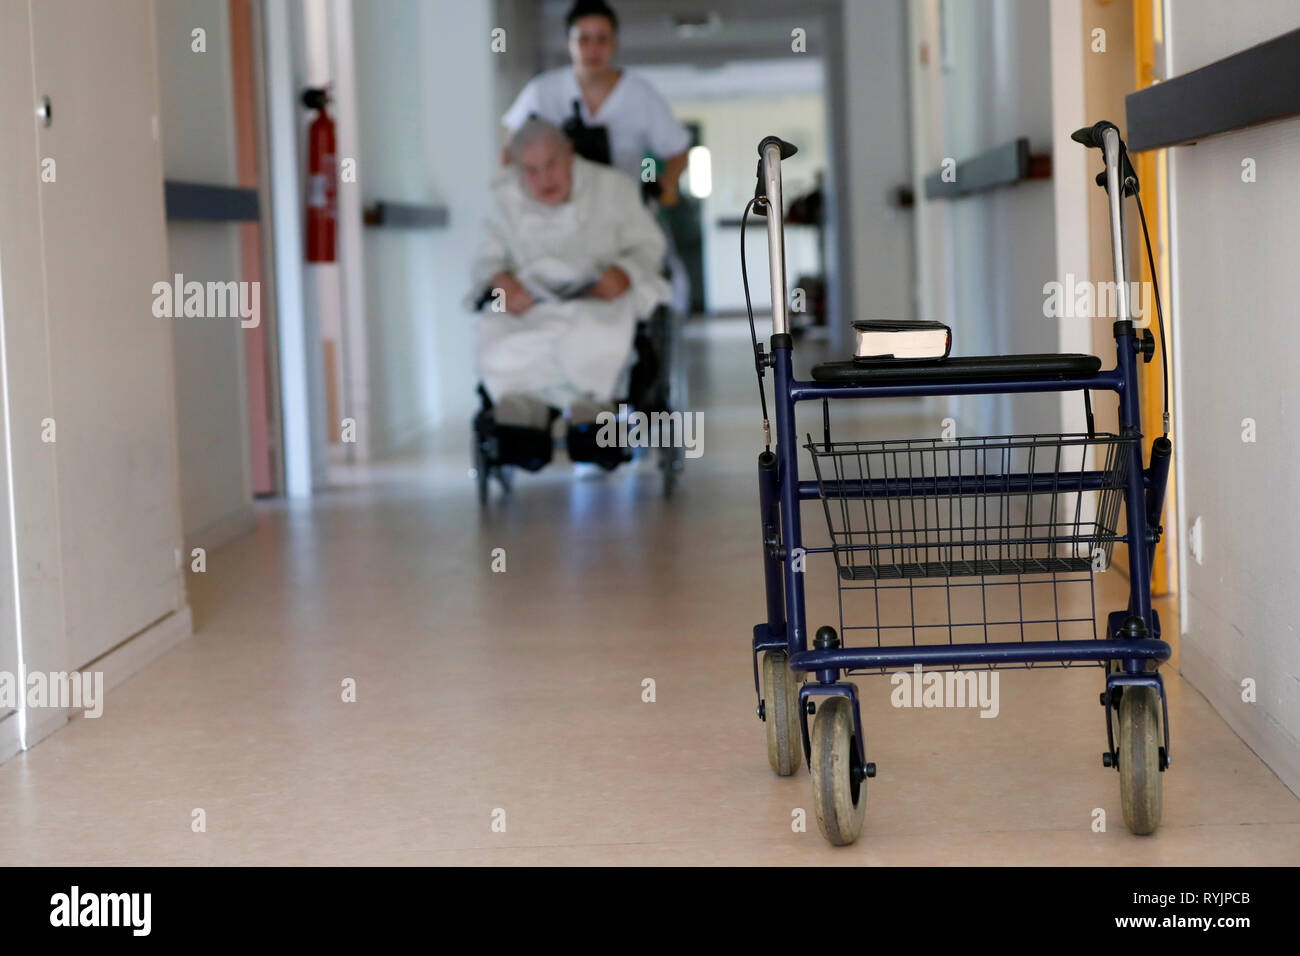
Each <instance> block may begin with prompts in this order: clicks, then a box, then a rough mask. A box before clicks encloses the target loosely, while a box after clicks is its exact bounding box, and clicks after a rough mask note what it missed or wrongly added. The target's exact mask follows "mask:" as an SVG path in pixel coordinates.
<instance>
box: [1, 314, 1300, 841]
mask: <svg viewBox="0 0 1300 956" xmlns="http://www.w3.org/2000/svg"><path fill="white" fill-rule="evenodd" d="M690 351H691V354H692V356H693V364H692V377H693V383H694V391H693V402H692V407H693V408H695V409H698V410H702V411H703V413H704V454H703V456H702V457H700V458H699V459H696V460H694V461H691V462H689V463H688V473H687V475H686V478H685V481H684V483H683V485H682V487H681V490H680V494H679V496H678V497H677V498H676V499H675V500H673V501H671V502H667V503H666V502H664V501H663V500H661V498H660V497H659V494H658V486H657V482H656V476H655V475H654V473H653V471H652V470H650V469H649V468H647V467H642V468H641V469H640V470H632V469H624V470H623V471H621V472H619V473H616V474H615V475H613V476H609V477H605V478H599V479H588V478H576V477H575V476H574V474H573V473H572V470H571V468H570V466H569V465H568V464H567V463H564V462H563V461H559V462H557V463H556V464H555V465H553V466H552V467H551V468H550V469H548V470H547V471H545V472H543V473H541V474H539V475H536V476H522V477H520V479H519V480H518V482H517V488H516V494H515V496H514V498H513V500H511V501H510V502H508V503H507V504H505V505H502V504H501V503H500V502H496V503H494V505H493V506H492V507H491V508H490V509H489V511H488V512H487V513H485V514H484V513H480V511H479V509H478V507H477V504H476V503H475V500H474V497H473V494H472V490H471V485H470V482H469V480H468V478H467V475H466V464H467V458H466V454H465V446H466V444H467V440H466V435H465V434H464V432H462V431H460V430H458V429H454V430H452V431H451V432H449V433H448V434H447V435H445V436H443V438H442V439H441V440H440V441H439V443H437V444H436V445H435V446H433V447H431V448H430V449H426V450H425V451H424V452H423V453H421V454H420V455H415V456H412V457H410V458H408V459H404V460H401V461H397V462H393V463H391V464H387V465H384V466H383V467H377V468H373V469H371V470H352V471H350V472H346V473H341V474H340V475H339V476H338V482H337V484H336V486H335V487H333V488H332V489H331V490H329V491H327V492H325V493H323V494H321V495H320V496H319V497H317V498H316V499H314V500H313V501H312V502H311V504H310V505H296V504H295V505H291V506H285V505H283V504H270V505H264V506H259V514H258V520H257V528H256V531H255V532H254V533H252V534H250V535H248V536H246V537H244V538H242V539H240V540H238V541H236V542H234V543H232V544H230V545H228V546H226V547H224V548H221V549H219V550H217V551H215V552H213V553H211V554H210V555H209V561H208V570H207V572H206V573H204V574H198V575H191V576H190V578H189V582H188V586H189V593H190V599H191V602H192V605H193V609H194V614H195V620H196V630H195V634H194V636H193V637H192V638H191V639H189V640H188V641H186V642H184V643H183V644H181V645H180V646H178V647H176V648H175V649H173V650H172V651H170V652H169V653H167V654H166V655H165V656H163V657H162V658H160V659H159V660H157V661H156V662H155V663H153V664H152V665H151V666H150V667H148V668H147V669H145V670H144V671H142V672H140V673H138V674H137V675H135V676H134V677H133V678H131V679H130V680H129V681H127V682H126V683H125V684H123V685H122V686H120V687H119V688H118V689H116V690H115V691H113V692H112V693H111V694H110V696H109V698H108V700H107V704H106V708H105V713H104V715H103V717H102V718H100V719H98V720H85V719H77V720H74V721H73V722H72V723H71V724H70V725H69V726H67V727H66V728H64V729H63V730H61V731H59V732H58V733H56V734H54V735H53V736H51V737H49V738H48V739H46V740H45V741H43V742H41V743H40V744H39V745H37V746H36V747H35V748H33V749H32V750H31V751H28V752H27V753H24V754H21V755H19V756H17V757H15V758H13V759H11V760H9V761H8V762H7V763H6V764H4V765H3V766H0V819H3V820H4V821H5V826H3V827H0V863H2V864H6V865H12V864H38V863H39V864H146V863H151V864H152V863H157V864H492V865H516V864H598V863H616V864H670V865H671V864H760V865H761V864H827V863H836V864H854V865H878V864H1297V863H1300V800H1298V799H1297V797H1296V796H1295V794H1293V793H1291V792H1290V791H1289V790H1288V789H1287V788H1286V787H1285V786H1284V785H1283V784H1282V783H1281V782H1280V781H1279V779H1278V778H1277V777H1276V776H1275V775H1274V774H1273V773H1272V772H1271V771H1270V770H1269V768H1268V767H1267V766H1265V765H1264V764H1263V763H1262V762H1261V761H1260V760H1259V758H1258V757H1256V756H1255V754H1254V753H1253V752H1251V750H1250V749H1249V748H1247V747H1246V746H1245V744H1243V743H1242V741H1241V740H1240V739H1239V738H1238V737H1237V736H1236V735H1235V734H1234V733H1233V732H1232V731H1231V730H1230V729H1229V728H1228V726H1227V725H1226V724H1225V723H1224V721H1223V720H1221V719H1220V718H1219V716H1218V715H1217V714H1216V713H1215V712H1214V711H1213V710H1212V709H1211V707H1210V706H1209V704H1208V703H1207V702H1206V701H1205V699H1204V698H1203V697H1202V696H1201V695H1200V694H1198V693H1197V692H1196V690H1194V689H1193V688H1192V687H1190V686H1188V685H1187V684H1186V683H1185V682H1184V681H1183V680H1182V679H1181V678H1180V677H1179V676H1178V674H1177V673H1176V671H1175V670H1174V669H1173V668H1166V670H1165V674H1166V680H1167V685H1168V689H1169V698H1170V711H1171V717H1172V727H1173V734H1174V742H1173V747H1174V765H1173V767H1172V768H1171V769H1170V771H1169V772H1168V773H1167V774H1166V775H1165V779H1164V786H1165V811H1164V825H1163V826H1162V828H1161V829H1160V831H1159V832H1158V834H1156V835H1155V836H1153V837H1148V838H1139V837H1134V836H1132V835H1130V834H1129V833H1128V832H1127V831H1126V830H1125V828H1124V824H1123V819H1122V816H1121V813H1120V805H1119V782H1118V775H1117V774H1116V773H1115V772H1114V771H1111V770H1106V769H1103V767H1102V766H1101V759H1100V755H1101V751H1102V750H1103V748H1104V744H1105V729H1104V722H1103V715H1102V711H1101V708H1100V707H1099V706H1098V701H1097V696H1098V692H1099V691H1100V690H1101V674H1100V671H1099V670H1096V669H1092V668H1086V669H1078V668H1076V669H1072V670H1041V669H1040V670H1036V671H1034V672H1022V671H1009V672H1005V673H1003V674H1002V675H1001V680H1000V692H1001V693H1000V712H999V715H998V717H997V718H996V719H991V720H990V719H981V718H980V717H979V716H978V714H977V713H976V712H975V711H973V710H956V709H949V710H926V709H913V710H907V709H896V708H894V707H892V706H891V705H890V702H889V692H890V689H891V688H890V685H889V683H888V680H887V679H886V678H881V677H863V678H861V679H860V680H859V686H860V688H861V690H862V697H863V719H864V723H865V727H866V736H867V744H868V755H869V759H871V760H874V761H875V762H876V763H877V764H878V766H879V773H878V775H877V777H876V778H875V779H874V780H873V781H871V782H870V784H869V788H868V809H867V821H866V825H865V828H864V832H863V836H862V839H861V840H860V841H859V842H858V843H857V844H856V845H854V846H852V847H849V848H843V849H832V848H830V847H828V846H827V845H826V844H825V843H824V841H823V840H822V837H821V836H820V834H819V833H818V832H817V828H816V823H815V821H814V819H813V818H812V813H811V808H812V804H811V800H810V778H809V776H808V773H807V771H806V770H803V769H801V770H800V772H799V773H798V774H796V775H795V776H794V777H791V778H787V779H781V778H777V777H776V776H774V775H773V774H772V772H771V771H770V770H769V769H768V765H767V759H766V755H765V746H764V738H763V725H762V724H761V723H760V722H759V721H758V719H757V717H756V716H755V713H754V704H755V701H754V694H753V686H752V678H751V670H750V657H749V650H748V648H749V641H750V635H751V630H752V628H753V625H754V624H755V623H757V622H758V620H759V619H760V617H761V615H762V610H763V599H762V592H761V577H760V565H759V558H760V552H759V530H758V527H757V524H756V496H757V492H756V490H755V474H754V473H755V468H754V457H755V453H756V451H757V447H756V439H757V437H758V435H759V427H758V416H757V413H756V409H755V406H756V404H757V402H756V399H757V396H756V395H755V387H754V383H753V378H752V373H751V372H750V371H749V369H748V366H747V363H746V356H747V352H748V344H747V341H746V339H744V338H741V337H738V336H737V335H736V334H735V327H734V326H718V327H717V328H716V329H715V330H714V334H712V335H710V336H709V337H708V339H707V340H701V339H698V338H697V339H694V340H692V342H691V344H690ZM812 418H818V419H819V416H817V415H816V414H815V413H814V415H813V416H812ZM812 418H810V421H809V423H808V427H810V428H816V427H818V421H812ZM870 424H871V427H872V428H873V429H875V431H873V434H878V433H879V434H883V433H884V432H885V431H888V430H890V429H900V430H904V431H905V430H908V429H911V430H912V431H913V432H915V430H916V429H917V428H922V429H924V430H925V431H924V432H923V433H930V432H932V431H934V430H936V429H937V427H938V425H937V420H935V421H933V422H931V421H928V420H921V419H918V408H917V407H916V406H914V405H909V404H906V403H889V404H887V405H885V406H883V407H881V408H880V409H879V410H878V411H877V412H876V413H875V417H873V418H871V419H870ZM644 464H645V463H643V465H644ZM817 520H821V513H820V511H819V510H811V509H810V510H808V511H806V512H805V524H806V527H807V528H808V529H809V530H810V536H811V535H812V534H813V533H814V532H815V521H817ZM823 533H824V532H823ZM497 548H502V549H504V550H505V560H506V571H505V572H504V573H494V572H493V571H492V570H491V564H492V560H493V550H494V549H497ZM810 561H811V562H812V563H810V565H809V580H810V592H811V594H812V598H811V600H812V603H813V605H814V608H813V610H812V612H811V613H810V623H811V625H812V627H814V628H815V627H816V626H817V625H819V624H822V623H829V622H832V621H833V603H828V600H829V599H828V598H827V592H826V591H825V588H824V587H823V589H822V590H820V591H819V590H818V589H816V588H814V587H813V585H812V581H813V580H814V579H816V578H817V575H818V574H820V578H819V579H818V580H821V581H822V582H823V584H825V583H826V582H828V581H829V580H830V576H829V575H827V574H826V569H825V567H824V566H822V565H819V564H817V563H816V562H815V561H814V560H812V559H810ZM1123 589H1124V582H1123V579H1122V578H1121V577H1119V575H1118V574H1117V573H1109V572H1108V573H1106V574H1102V575H1099V597H1098V610H1099V612H1104V611H1105V610H1108V609H1110V608H1111V607H1113V606H1115V602H1117V601H1121V602H1122V600H1123V598H1122V595H1123V593H1124V591H1123ZM829 593H830V594H831V595H833V590H832V591H831V592H829ZM1080 606H1082V605H1080ZM1164 611H1165V614H1166V615H1169V614H1170V613H1171V609H1170V608H1169V607H1168V606H1167V605H1166V606H1165V607H1164ZM1167 630H1174V628H1173V627H1167ZM349 678H350V679H352V680H354V681H355V684H356V701H355V703H345V702H343V700H342V699H341V697H342V691H341V688H342V682H344V681H345V680H346V679H349ZM647 680H652V681H653V682H654V685H653V686H654V697H655V699H654V701H653V702H652V703H651V702H644V701H643V699H642V698H643V687H644V686H645V683H644V682H646V681H647ZM196 808H202V810H203V811H204V813H205V817H206V832H203V833H195V832H193V831H192V829H191V819H192V813H193V811H194V810H195V809H196ZM1097 808H1101V809H1102V810H1104V811H1105V812H1106V815H1107V816H1106V819H1107V827H1106V830H1105V832H1094V830H1093V826H1092V825H1093V821H1094V819H1095V815H1094V811H1095V810H1096V809H1097ZM799 809H803V810H806V811H808V815H807V816H808V829H807V832H795V830H794V828H793V827H792V820H793V819H794V814H796V812H797V811H798V810H799ZM494 820H495V821H498V822H500V821H502V820H504V824H505V829H504V832H497V831H496V830H494V828H493V824H494Z"/></svg>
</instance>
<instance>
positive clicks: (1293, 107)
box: [1124, 30, 1300, 153]
mask: <svg viewBox="0 0 1300 956" xmlns="http://www.w3.org/2000/svg"><path fill="white" fill-rule="evenodd" d="M1124 109H1125V113H1126V116H1127V123H1126V127H1127V130H1128V148H1129V150H1130V151H1131V152H1134V153H1137V152H1141V151H1142V150H1147V149H1162V148H1163V147H1165V146H1178V145H1181V144H1186V143H1193V142H1195V141H1196V140H1198V139H1204V138H1205V137H1207V136H1213V135H1215V134H1216V133H1227V132H1230V131H1231V130H1235V129H1243V128H1245V127H1247V126H1258V125H1259V124H1261V123H1269V122H1272V121H1273V120H1280V119H1286V118H1288V117H1291V116H1297V115H1300V30H1292V31H1291V32H1290V33H1283V34H1282V35H1281V36H1276V37H1274V38H1273V39H1271V40H1265V41H1264V42H1263V43H1260V44H1258V45H1256V46H1252V47H1249V48H1247V49H1245V50H1242V51H1241V52H1240V53H1234V54H1232V56H1227V57H1224V58H1223V59H1222V60H1216V61H1215V62H1213V63H1210V64H1208V65H1207V66H1203V67H1201V68H1200V69H1199V70H1191V71H1190V72H1187V73H1183V74H1181V75H1180V76H1175V77H1172V78H1170V79H1168V80H1165V81H1163V82H1161V83H1156V84H1153V85H1152V86H1148V87H1147V88H1146V89H1142V90H1138V91H1137V92H1136V93H1130V94H1129V95H1128V96H1126V97H1125V98H1124Z"/></svg>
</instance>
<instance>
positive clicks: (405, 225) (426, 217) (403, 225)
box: [363, 199, 450, 229]
mask: <svg viewBox="0 0 1300 956" xmlns="http://www.w3.org/2000/svg"><path fill="white" fill-rule="evenodd" d="M363 218H364V221H365V224H366V225H367V226H388V227H393V228H398V229H440V228H442V227H443V226H446V225H447V221H448V219H449V218H450V217H449V215H448V213H447V207H446V206H434V205H431V204H429V203H411V202H393V201H391V200H388V199H379V200H375V201H373V202H370V203H368V204H367V205H366V207H365V212H364V217H363Z"/></svg>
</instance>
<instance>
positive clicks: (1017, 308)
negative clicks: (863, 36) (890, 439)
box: [910, 0, 1068, 435]
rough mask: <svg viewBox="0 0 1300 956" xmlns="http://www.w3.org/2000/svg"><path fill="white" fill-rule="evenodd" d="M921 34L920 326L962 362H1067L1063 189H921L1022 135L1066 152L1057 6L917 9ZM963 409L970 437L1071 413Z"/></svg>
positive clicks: (1010, 401) (995, 1)
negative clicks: (1060, 284) (1057, 196)
mask: <svg viewBox="0 0 1300 956" xmlns="http://www.w3.org/2000/svg"><path fill="white" fill-rule="evenodd" d="M941 10H942V11H943V12H944V14H945V15H946V16H947V17H948V22H947V24H946V25H945V26H944V29H943V30H942V31H941V28H940V21H941ZM912 25H913V29H912V33H911V36H910V46H911V53H912V56H913V57H916V58H917V61H916V62H917V65H916V66H915V67H914V68H913V71H912V79H913V91H914V95H913V103H914V106H915V111H914V115H913V121H914V122H915V123H916V124H918V126H917V131H918V135H917V137H916V140H915V143H916V146H917V150H916V153H915V155H914V163H915V165H914V172H915V176H916V182H917V185H918V189H917V202H918V208H917V214H918V217H920V218H922V219H924V222H923V223H921V228H920V232H919V239H918V243H917V252H916V254H917V256H918V259H919V260H920V262H921V264H922V268H921V274H922V277H923V281H924V282H925V284H926V286H927V288H924V289H922V292H921V302H922V304H923V308H922V314H921V316H920V317H921V318H928V319H937V320H939V321H943V322H947V323H948V324H949V325H951V326H952V329H953V353H954V354H955V355H982V354H993V355H996V354H1004V353H1011V352H1022V353H1023V352H1055V351H1057V350H1058V347H1059V330H1058V327H1057V324H1056V323H1055V322H1054V321H1051V320H1048V319H1046V318H1044V317H1043V291H1042V290H1043V285H1044V283H1046V282H1049V281H1051V280H1052V279H1054V278H1055V277H1056V249H1055V226H1054V198H1053V190H1052V185H1051V183H1049V182H1044V181H1041V180H1040V181H1031V182H1025V183H1021V184H1019V185H1016V186H1013V187H1010V188H1006V189H999V190H996V191H993V192H989V193H983V194H977V195H974V196H970V197H966V198H962V199H956V200H934V201H927V200H925V198H924V190H923V189H922V188H920V187H921V183H922V181H923V179H924V177H925V175H927V174H929V173H930V172H932V171H934V170H937V169H938V168H939V167H940V164H941V163H942V161H943V160H944V159H945V158H951V159H954V160H957V161H958V162H960V161H961V160H964V159H966V158H968V157H970V156H973V155H976V154H979V153H981V152H984V151H985V150H988V149H992V148H994V147H997V146H1001V145H1003V144H1005V143H1007V142H1009V141H1011V140H1013V139H1016V138H1018V137H1021V136H1026V137H1028V138H1029V143H1030V149H1031V151H1032V152H1052V151H1053V150H1054V149H1056V148H1062V146H1061V144H1060V143H1059V142H1058V141H1055V140H1054V137H1053V127H1052V100H1051V83H1050V79H1049V78H1050V76H1051V56H1050V50H1051V35H1050V23H1049V7H1048V5H1047V4H1045V3H1041V2H1039V0H971V2H949V3H946V4H941V3H940V0H914V2H913V9H912ZM945 36H946V46H947V49H946V57H945V42H944V37H945ZM922 44H925V45H926V47H927V49H928V56H929V62H928V63H927V64H924V65H922V64H920V63H919V51H920V47H921V45H922ZM945 59H946V60H947V66H946V67H945ZM1067 145H1068V144H1067ZM952 408H953V412H954V415H955V417H956V418H957V429H958V433H959V434H964V435H971V434H981V433H983V434H997V433H1000V432H1007V431H1015V432H1029V431H1053V430H1056V429H1058V428H1059V423H1060V406H1059V405H1058V404H1056V403H1054V402H1051V401H1044V400H1043V399H1042V398H1041V397H1039V396H972V397H968V398H963V399H958V400H956V401H954V403H953V406H952Z"/></svg>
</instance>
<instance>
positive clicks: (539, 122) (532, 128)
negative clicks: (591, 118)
mask: <svg viewBox="0 0 1300 956" xmlns="http://www.w3.org/2000/svg"><path fill="white" fill-rule="evenodd" d="M546 141H550V142H554V143H555V144H556V145H560V146H564V147H568V145H569V137H567V136H565V135H564V130H562V129H560V128H559V127H558V126H556V125H555V124H554V123H549V122H547V121H546V120H544V119H541V118H540V117H537V116H530V117H529V118H528V119H527V120H525V121H524V124H523V125H522V126H520V127H519V129H517V130H515V134H514V136H512V137H510V161H511V162H512V163H513V162H517V161H518V159H519V154H520V153H521V152H522V151H523V150H525V149H527V148H528V147H529V146H532V145H533V144H534V143H539V142H546Z"/></svg>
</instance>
